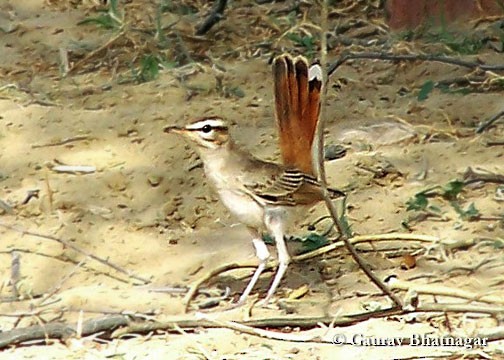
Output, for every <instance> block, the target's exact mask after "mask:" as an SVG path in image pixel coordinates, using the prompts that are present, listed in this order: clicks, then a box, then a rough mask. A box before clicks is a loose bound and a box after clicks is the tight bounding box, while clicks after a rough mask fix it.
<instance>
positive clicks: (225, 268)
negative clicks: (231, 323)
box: [184, 261, 276, 312]
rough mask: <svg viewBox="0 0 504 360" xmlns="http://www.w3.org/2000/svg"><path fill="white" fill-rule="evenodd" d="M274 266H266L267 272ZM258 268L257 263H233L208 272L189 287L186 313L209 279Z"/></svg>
mask: <svg viewBox="0 0 504 360" xmlns="http://www.w3.org/2000/svg"><path fill="white" fill-rule="evenodd" d="M273 266H276V264H275V263H274V262H271V263H268V265H266V268H265V270H267V269H270V268H272V267H273ZM256 267H257V261H255V262H251V263H245V264H238V263H232V264H225V265H223V266H220V267H218V268H215V269H213V270H212V271H210V272H208V273H207V274H205V275H204V276H202V277H200V278H199V279H198V280H196V281H195V282H193V283H192V284H191V286H190V287H189V290H188V291H187V294H186V296H185V297H184V311H185V312H187V311H188V310H189V305H190V303H191V300H192V299H193V298H194V297H195V296H196V293H197V292H198V289H199V287H200V286H201V285H202V284H203V283H204V282H206V281H208V280H209V279H211V278H213V277H214V276H216V275H219V274H221V273H223V272H226V271H229V270H234V269H241V268H256Z"/></svg>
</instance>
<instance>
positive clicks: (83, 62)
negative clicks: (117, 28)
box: [65, 30, 126, 76]
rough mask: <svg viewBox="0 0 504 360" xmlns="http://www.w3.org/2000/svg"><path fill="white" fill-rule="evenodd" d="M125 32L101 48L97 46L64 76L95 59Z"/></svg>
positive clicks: (122, 32) (123, 32)
mask: <svg viewBox="0 0 504 360" xmlns="http://www.w3.org/2000/svg"><path fill="white" fill-rule="evenodd" d="M125 33H126V32H125V31H124V30H123V31H121V32H119V33H118V34H117V35H116V36H114V37H112V38H110V39H109V40H108V41H107V42H106V43H105V44H103V45H102V46H99V47H98V48H96V49H94V50H93V51H91V52H90V53H89V54H87V55H86V56H84V58H82V59H81V60H79V61H77V62H76V63H75V64H74V66H72V67H71V68H70V69H69V70H68V72H67V73H66V74H65V76H66V75H70V74H71V73H72V72H75V70H77V69H78V68H80V67H81V66H82V65H83V64H85V63H86V62H88V61H89V60H90V59H92V58H93V57H95V56H96V55H98V54H99V53H100V52H102V51H103V50H105V49H106V48H108V47H109V46H111V45H112V44H113V43H115V42H116V41H117V40H119V39H120V38H121V37H123V36H124V34H125Z"/></svg>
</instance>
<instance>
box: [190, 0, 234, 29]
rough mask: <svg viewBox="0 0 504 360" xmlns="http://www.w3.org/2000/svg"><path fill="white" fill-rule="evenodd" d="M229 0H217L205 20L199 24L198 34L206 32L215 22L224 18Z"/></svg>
mask: <svg viewBox="0 0 504 360" xmlns="http://www.w3.org/2000/svg"><path fill="white" fill-rule="evenodd" d="M226 5H227V0H216V1H215V4H214V6H213V8H212V10H211V11H210V14H209V15H208V16H207V18H206V19H205V21H203V22H202V23H201V24H200V25H198V27H197V29H196V35H204V34H206V33H207V32H208V31H209V30H210V29H211V28H212V27H213V26H214V25H215V24H217V23H218V22H219V21H221V20H222V18H223V17H224V10H225V9H226Z"/></svg>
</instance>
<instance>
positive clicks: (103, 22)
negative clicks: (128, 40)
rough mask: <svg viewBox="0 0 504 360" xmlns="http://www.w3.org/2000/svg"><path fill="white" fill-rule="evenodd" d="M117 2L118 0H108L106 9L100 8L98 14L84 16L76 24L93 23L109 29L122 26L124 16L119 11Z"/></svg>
mask: <svg viewBox="0 0 504 360" xmlns="http://www.w3.org/2000/svg"><path fill="white" fill-rule="evenodd" d="M118 3H119V0H110V5H109V8H108V10H100V12H101V14H100V15H98V16H96V17H88V18H85V19H84V20H82V21H79V22H78V23H77V25H85V24H95V25H98V26H101V27H103V28H105V29H109V30H111V29H120V28H122V26H123V18H124V17H123V15H122V14H121V13H120V12H119V8H118Z"/></svg>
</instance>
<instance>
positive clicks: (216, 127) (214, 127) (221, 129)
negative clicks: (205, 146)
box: [188, 126, 228, 131]
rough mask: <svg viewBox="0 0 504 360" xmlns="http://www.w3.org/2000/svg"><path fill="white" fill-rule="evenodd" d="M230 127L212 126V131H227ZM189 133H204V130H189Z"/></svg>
mask: <svg viewBox="0 0 504 360" xmlns="http://www.w3.org/2000/svg"><path fill="white" fill-rule="evenodd" d="M227 129H228V127H227V126H212V130H215V131H227ZM188 130H189V131H202V130H203V128H202V127H201V128H197V129H188Z"/></svg>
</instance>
